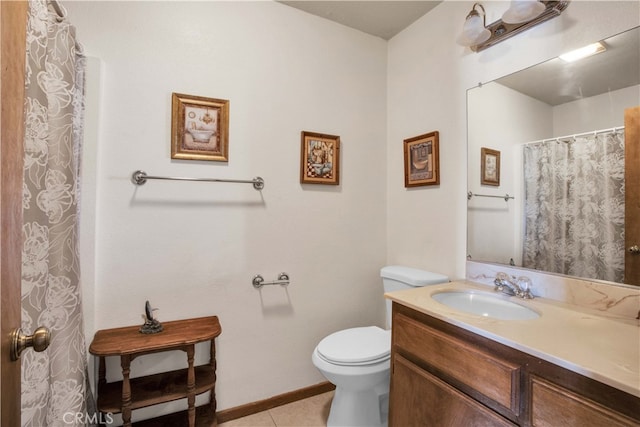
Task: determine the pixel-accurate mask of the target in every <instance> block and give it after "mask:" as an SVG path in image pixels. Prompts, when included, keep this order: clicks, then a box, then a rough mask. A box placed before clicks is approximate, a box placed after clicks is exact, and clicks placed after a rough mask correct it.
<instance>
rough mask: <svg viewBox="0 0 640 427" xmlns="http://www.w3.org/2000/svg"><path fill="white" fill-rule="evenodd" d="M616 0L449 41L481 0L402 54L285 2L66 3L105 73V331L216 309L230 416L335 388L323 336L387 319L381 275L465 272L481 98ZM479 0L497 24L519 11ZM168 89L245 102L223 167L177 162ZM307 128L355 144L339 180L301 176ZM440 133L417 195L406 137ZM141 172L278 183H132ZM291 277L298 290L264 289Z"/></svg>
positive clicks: (452, 9)
mask: <svg viewBox="0 0 640 427" xmlns="http://www.w3.org/2000/svg"><path fill="white" fill-rule="evenodd" d="M613 3H614V2H610V1H607V2H586V1H585V2H583V1H572V2H571V4H570V6H569V8H568V9H567V11H565V13H564V14H563V15H562V16H561V17H559V18H556V19H554V20H552V21H549V22H547V23H545V24H542V25H540V26H538V27H536V28H534V29H532V30H530V31H528V32H526V33H524V34H522V35H519V36H516V37H515V38H513V39H511V40H509V41H506V42H504V43H501V44H499V45H497V46H495V47H492V48H490V49H488V50H486V51H483V52H481V53H473V52H471V51H469V50H468V49H464V48H462V47H460V46H457V45H456V44H455V43H454V40H455V37H456V35H457V33H458V32H459V31H460V28H461V26H462V23H463V21H464V17H465V16H466V14H467V13H468V11H469V10H470V9H471V6H472V4H473V2H458V1H445V2H444V3H442V4H440V5H439V6H437V7H436V8H435V9H434V10H433V11H432V12H430V13H429V14H427V15H426V16H424V17H423V18H421V19H420V20H418V21H416V22H415V23H414V24H413V25H412V26H410V27H409V28H408V29H407V30H405V31H403V32H402V33H400V34H399V35H398V36H396V37H394V38H393V39H392V40H391V41H389V42H388V43H385V42H384V41H383V40H381V39H378V38H375V37H372V36H368V35H365V34H363V33H359V32H357V31H354V30H350V29H347V28H345V27H343V26H340V25H338V24H334V23H331V22H328V21H324V20H322V19H319V18H315V17H312V16H309V15H306V14H304V13H303V12H300V11H297V10H295V9H292V8H289V7H286V6H284V5H281V4H278V3H274V2H195V3H190V2H123V3H119V2H104V3H103V2H69V3H68V9H69V15H70V19H71V21H72V22H73V23H74V24H75V25H76V26H77V28H78V35H79V37H80V39H81V40H82V42H83V44H84V45H85V49H86V51H87V54H88V55H90V56H94V57H97V58H99V59H100V61H101V63H102V68H101V70H102V74H101V83H100V87H101V89H102V92H101V96H100V100H99V103H98V107H99V109H100V111H99V114H98V116H99V117H100V118H101V120H100V123H99V130H98V132H97V134H98V141H99V146H98V147H97V148H96V150H97V152H98V156H97V158H98V159H99V161H98V163H99V165H100V167H99V168H98V169H97V170H98V173H97V177H96V181H97V182H96V187H97V198H96V199H97V200H96V225H95V229H96V237H95V247H96V257H95V283H87V282H85V286H86V287H89V288H91V290H92V293H93V295H95V300H94V306H95V313H94V316H93V319H91V320H92V322H93V324H94V325H95V329H102V328H108V327H113V326H119V325H128V324H137V323H140V314H141V312H142V307H143V304H144V301H145V300H146V299H149V300H150V301H151V302H152V304H153V305H154V306H155V307H158V308H159V309H160V311H159V312H158V316H159V318H160V319H161V320H163V321H166V320H170V319H177V318H184V317H193V316H203V315H210V314H217V315H218V316H219V317H220V320H221V323H222V327H223V334H222V336H221V337H220V338H219V340H218V374H219V377H218V379H219V380H218V384H217V387H216V390H217V394H218V402H219V408H220V409H225V408H228V407H232V406H236V405H240V404H244V403H248V402H252V401H256V400H259V399H263V398H267V397H269V396H272V395H275V394H279V393H282V392H286V391H290V390H294V389H297V388H301V387H304V386H307V385H311V384H314V383H317V382H320V381H323V378H322V377H321V376H320V374H319V373H318V372H317V371H316V369H315V368H314V367H313V365H312V364H311V362H310V353H311V351H312V350H313V348H314V346H315V345H316V343H317V342H318V341H319V340H320V339H321V338H322V337H323V336H324V335H326V334H327V333H329V332H331V331H333V330H336V329H339V328H343V327H348V326H357V325H364V324H379V325H382V324H383V322H384V317H383V304H382V300H381V298H380V293H381V283H380V279H379V277H378V271H379V268H380V267H381V266H382V265H384V264H391V263H402V264H407V265H412V266H415V267H422V268H425V269H429V270H433V271H436V272H440V273H444V274H447V275H449V276H450V277H452V278H462V277H464V276H465V270H464V268H465V267H464V266H465V256H466V209H467V200H466V181H467V178H466V154H467V153H466V136H467V135H466V90H467V89H468V88H470V87H473V86H476V85H477V83H478V82H487V81H490V80H493V79H495V78H497V77H499V76H502V75H505V74H508V73H511V72H513V71H516V70H518V69H521V68H523V67H526V66H530V65H532V64H535V63H538V62H541V61H543V60H546V59H548V58H549V57H552V56H556V55H557V54H559V53H561V52H563V51H566V50H569V49H571V48H576V47H579V46H581V45H582V44H584V43H585V42H587V41H591V40H592V39H600V38H604V37H606V36H609V35H611V34H614V33H617V32H620V31H622V30H624V29H628V28H631V27H633V26H637V25H638V24H639V22H638V21H639V18H638V16H639V15H640V14H639V13H638V12H639V10H638V2H622V3H620V4H613ZM484 4H485V7H486V9H487V13H488V16H487V21H488V22H492V21H494V20H495V19H497V18H498V12H497V11H501V10H504V9H506V7H507V5H508V2H485V3H484ZM603 17H606V19H602V18H603ZM89 78H91V76H89ZM171 92H181V93H188V94H194V95H201V96H209V97H216V98H225V99H230V100H231V114H230V116H231V125H230V135H231V138H230V161H229V163H228V164H220V163H203V162H190V161H171V160H170V156H169V152H170V137H169V129H170V95H171ZM301 130H309V131H317V132H326V133H332V134H337V135H340V136H341V138H342V141H343V146H342V148H343V150H342V155H343V159H342V165H341V167H342V170H341V172H342V179H341V181H342V183H341V185H340V186H339V187H322V186H301V185H300V184H299V183H298V174H299V133H300V131H301ZM434 130H438V131H439V132H440V166H441V176H440V181H441V184H440V185H439V186H436V187H418V188H413V189H409V190H408V189H405V188H404V185H403V162H402V141H403V139H406V138H408V137H411V136H415V135H419V134H422V133H426V132H430V131H434ZM136 169H144V170H146V171H147V172H148V173H150V174H158V175H170V176H171V175H176V176H181V175H186V176H202V177H204V176H211V177H219V178H241V179H245V178H249V177H252V176H255V175H260V176H262V177H263V178H264V179H265V181H266V187H265V189H264V190H263V191H262V192H261V193H259V192H256V191H254V190H253V189H252V188H251V187H250V186H238V185H230V184H229V185H224V184H199V183H179V182H158V181H152V182H149V183H147V184H145V185H144V186H142V187H134V186H133V185H132V184H131V182H130V175H131V173H132V172H133V171H134V170H136ZM280 271H286V272H288V273H289V274H290V275H291V278H292V283H291V285H290V286H289V288H288V290H284V289H280V288H269V289H264V290H263V291H262V292H258V291H256V290H254V289H253V288H252V287H251V284H250V281H251V277H252V276H253V275H254V274H258V273H261V274H263V275H264V276H265V278H267V280H269V279H271V278H274V277H275V275H276V274H277V273H279V272H280ZM85 294H86V293H85ZM89 323H90V324H91V322H89ZM92 335H93V331H91V330H89V331H88V336H89V338H90V337H91V336H92ZM181 357H183V356H180V355H176V356H175V357H174V358H171V359H170V360H169V361H164V360H158V359H155V360H154V362H153V363H151V362H146V361H145V360H148V359H147V358H140V359H137V360H136V361H135V362H136V364H137V365H135V366H134V367H133V369H134V371H135V370H136V369H139V370H140V369H141V370H145V369H147V370H152V369H153V368H154V366H151V365H153V364H156V363H157V364H158V365H159V366H162V365H163V364H164V363H174V362H176V363H177V361H181V360H182V359H181ZM141 365H142V366H141Z"/></svg>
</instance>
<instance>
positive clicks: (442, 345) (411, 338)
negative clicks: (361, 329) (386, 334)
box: [393, 313, 520, 414]
mask: <svg viewBox="0 0 640 427" xmlns="http://www.w3.org/2000/svg"><path fill="white" fill-rule="evenodd" d="M393 346H394V348H396V349H398V350H399V351H401V352H402V353H406V352H408V353H409V354H411V355H413V356H414V357H417V358H418V359H420V360H422V361H423V362H424V363H426V364H427V365H428V366H430V367H432V368H434V369H436V370H437V371H439V372H440V373H442V374H444V375H446V376H447V377H449V378H452V379H453V380H455V381H456V382H458V383H460V384H463V385H466V386H468V387H470V388H471V389H474V390H476V391H478V392H479V393H481V394H482V395H484V396H486V397H488V398H489V399H491V400H493V401H495V402H497V403H499V404H500V405H502V406H503V407H505V408H508V409H510V410H511V411H512V412H513V413H514V414H518V412H519V396H520V366H519V365H518V364H515V363H512V362H509V361H507V360H504V359H501V358H498V357H496V356H494V355H492V354H489V353H487V352H485V351H482V350H481V349H479V348H477V347H475V346H474V345H473V344H470V343H468V342H465V341H461V340H458V339H456V338H452V337H451V336H449V335H447V334H445V333H443V332H440V331H438V330H436V329H433V328H431V327H429V326H426V325H425V324H423V323H421V322H418V321H416V320H414V319H411V318H409V317H407V316H404V315H402V314H399V313H396V314H395V315H394V317H393Z"/></svg>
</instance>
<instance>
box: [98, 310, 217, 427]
mask: <svg viewBox="0 0 640 427" xmlns="http://www.w3.org/2000/svg"><path fill="white" fill-rule="evenodd" d="M162 325H163V327H164V330H163V331H162V332H160V333H157V334H142V333H140V332H139V329H140V326H139V325H138V326H127V327H124V328H114V329H103V330H99V331H98V332H96V334H95V336H94V337H93V341H92V342H91V345H90V346H89V352H90V353H91V354H93V355H94V356H98V357H99V358H100V361H99V368H98V375H99V378H98V410H99V411H100V412H102V413H109V412H110V413H113V414H116V413H120V412H121V413H122V421H123V425H124V426H125V427H129V426H131V411H133V410H135V409H139V408H144V407H147V406H151V405H157V404H159V403H165V402H170V401H173V400H177V399H182V398H185V397H186V398H187V402H188V409H187V411H186V413H185V412H181V413H177V414H169V415H165V416H162V417H158V418H154V419H153V420H145V421H143V422H141V423H140V425H171V426H174V425H175V426H177V425H189V427H193V426H195V425H196V421H197V425H207V426H215V425H216V424H217V423H216V399H215V390H214V388H215V383H216V347H215V338H216V337H217V336H218V335H220V333H221V332H222V329H221V328H220V323H219V321H218V317H217V316H210V317H200V318H196V319H186V320H176V321H172V322H165V323H163V324H162ZM205 341H210V359H209V363H208V364H206V365H201V366H194V350H195V344H197V343H200V342H205ZM171 350H182V351H184V352H186V353H187V368H185V369H179V370H176V371H171V372H161V373H158V374H154V375H149V376H145V377H137V378H130V373H131V370H130V366H131V361H132V360H133V359H135V358H136V357H138V356H142V355H144V354H151V353H158V352H163V351H171ZM107 356H120V365H121V367H122V381H115V382H111V383H107V381H106V364H105V357H107ZM207 391H210V392H211V395H210V396H211V397H210V400H209V404H207V405H202V406H200V407H197V408H196V406H195V400H196V395H198V394H201V393H205V392H207ZM187 420H188V424H187V423H186V421H187ZM136 425H138V423H136Z"/></svg>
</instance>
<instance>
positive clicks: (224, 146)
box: [171, 93, 229, 162]
mask: <svg viewBox="0 0 640 427" xmlns="http://www.w3.org/2000/svg"><path fill="white" fill-rule="evenodd" d="M171 158H172V159H181V160H208V161H214V162H228V161H229V101H228V100H226V99H215V98H205V97H202V96H194V95H184V94H181V93H173V94H172V96H171Z"/></svg>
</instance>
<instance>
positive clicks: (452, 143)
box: [387, 0, 640, 278]
mask: <svg viewBox="0 0 640 427" xmlns="http://www.w3.org/2000/svg"><path fill="white" fill-rule="evenodd" d="M483 5H484V7H485V9H486V10H487V22H493V21H495V20H496V19H499V17H500V14H501V13H502V12H503V11H504V10H506V9H507V8H508V5H509V2H507V1H500V2H493V1H490V2H483ZM472 6H473V2H458V1H445V2H443V3H441V4H440V5H438V6H437V7H436V8H435V9H433V10H432V11H431V12H429V13H428V14H427V15H425V16H424V17H422V18H421V19H419V20H418V21H416V22H415V23H414V24H412V25H411V26H410V27H409V28H408V29H406V30H405V31H403V32H402V33H400V34H398V35H397V36H396V37H394V38H393V39H391V40H390V41H389V49H388V51H389V56H388V64H389V65H388V76H387V81H388V99H389V104H388V137H387V155H388V159H389V161H388V175H387V189H388V190H387V191H388V197H387V217H388V219H387V224H388V227H387V240H388V245H387V261H388V262H389V263H408V264H411V265H414V266H416V267H422V268H425V269H429V270H434V271H437V272H440V273H444V274H447V275H449V276H450V277H453V278H462V277H464V276H465V256H466V211H467V199H466V191H467V188H466V187H467V170H466V167H467V164H466V159H467V152H466V146H467V134H466V91H467V89H469V88H471V87H475V86H477V85H478V83H479V82H488V81H491V80H494V79H496V78H498V77H501V76H503V75H507V74H510V73H512V72H514V71H517V70H520V69H522V68H525V67H529V66H531V65H534V64H537V63H539V62H542V61H544V60H547V59H549V58H551V57H554V56H557V55H559V54H560V53H563V52H566V51H569V50H571V49H575V48H578V47H580V46H583V45H584V44H586V43H587V42H591V41H593V40H600V39H603V38H606V37H608V36H610V35H613V34H617V33H619V32H621V31H624V30H627V29H629V28H633V27H636V26H638V25H639V24H640V3H639V2H637V1H622V2H615V1H581V0H578V1H572V2H571V3H570V4H569V6H568V8H567V9H566V10H565V12H564V13H563V14H562V15H561V16H560V17H557V18H554V19H552V20H550V21H547V22H545V23H543V24H541V25H539V26H537V27H535V28H532V29H530V30H528V31H527V32H526V33H523V34H520V35H517V36H515V37H513V38H511V39H509V40H507V41H505V42H502V43H500V44H498V45H496V46H494V47H491V48H489V49H487V50H484V51H482V52H479V53H474V52H472V51H471V50H469V49H466V48H463V47H461V46H458V45H456V44H455V38H456V36H457V34H458V32H459V31H460V29H461V27H462V24H463V22H464V18H465V16H466V14H467V13H468V12H469V10H471V7H472ZM433 130H438V131H439V132H440V167H441V178H440V182H441V184H440V186H439V187H431V188H427V187H423V188H414V189H409V190H408V189H405V188H404V186H403V184H402V173H403V166H402V149H401V147H402V141H403V139H405V138H407V137H410V136H413V135H419V134H421V133H424V132H430V131H433Z"/></svg>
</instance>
